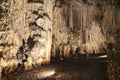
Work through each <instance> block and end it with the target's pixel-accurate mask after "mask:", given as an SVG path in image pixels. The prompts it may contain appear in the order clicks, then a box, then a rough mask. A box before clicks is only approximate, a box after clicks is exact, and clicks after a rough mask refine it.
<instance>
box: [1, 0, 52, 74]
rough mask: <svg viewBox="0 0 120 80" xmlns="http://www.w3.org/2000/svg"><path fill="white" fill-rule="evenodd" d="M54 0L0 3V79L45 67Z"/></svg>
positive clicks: (48, 49) (4, 0) (48, 58)
mask: <svg viewBox="0 0 120 80" xmlns="http://www.w3.org/2000/svg"><path fill="white" fill-rule="evenodd" d="M53 5H54V0H0V10H1V12H0V76H1V74H2V75H6V74H8V73H10V72H13V71H15V70H21V69H24V70H28V69H31V68H32V67H37V66H38V65H41V64H43V63H44V64H45V63H49V61H50V53H51V44H52V17H53V14H52V12H53V11H52V10H53Z"/></svg>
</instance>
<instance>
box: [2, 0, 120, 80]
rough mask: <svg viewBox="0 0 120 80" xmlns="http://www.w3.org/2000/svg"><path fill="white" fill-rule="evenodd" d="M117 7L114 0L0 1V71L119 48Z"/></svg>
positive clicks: (4, 72) (116, 2)
mask: <svg viewBox="0 0 120 80" xmlns="http://www.w3.org/2000/svg"><path fill="white" fill-rule="evenodd" d="M119 8H120V6H119V0H100V1H98V0H22V1H21V0H0V72H1V73H2V74H3V75H4V74H7V73H10V72H12V71H15V70H19V69H24V70H28V69H31V68H32V67H36V66H37V65H41V64H43V63H48V62H49V61H50V57H51V56H52V57H59V58H61V59H62V58H63V57H64V58H65V57H66V58H68V57H70V56H71V54H72V55H75V54H76V53H77V54H85V53H96V54H97V53H106V50H107V48H108V46H109V44H114V49H115V50H119V49H120V46H119V44H120V41H119V40H120V39H119V36H120V35H119V34H120V26H119V25H120V14H119V13H120V9H119ZM110 69H112V67H111V68H110ZM0 76H1V74H0ZM111 80H112V79H111Z"/></svg>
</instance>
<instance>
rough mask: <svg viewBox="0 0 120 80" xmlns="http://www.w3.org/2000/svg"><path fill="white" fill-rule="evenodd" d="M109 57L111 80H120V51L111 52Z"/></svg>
mask: <svg viewBox="0 0 120 80" xmlns="http://www.w3.org/2000/svg"><path fill="white" fill-rule="evenodd" d="M108 55H109V56H108V75H109V80H120V59H119V58H120V51H111V52H109V53H108Z"/></svg>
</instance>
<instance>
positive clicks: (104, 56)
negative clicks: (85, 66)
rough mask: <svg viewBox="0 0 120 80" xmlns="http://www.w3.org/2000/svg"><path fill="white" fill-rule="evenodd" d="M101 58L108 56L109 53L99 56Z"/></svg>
mask: <svg viewBox="0 0 120 80" xmlns="http://www.w3.org/2000/svg"><path fill="white" fill-rule="evenodd" d="M99 58H107V55H102V56H99Z"/></svg>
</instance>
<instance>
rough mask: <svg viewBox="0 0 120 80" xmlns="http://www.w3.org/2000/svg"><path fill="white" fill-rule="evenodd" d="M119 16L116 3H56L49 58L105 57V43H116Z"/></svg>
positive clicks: (73, 0) (88, 0) (90, 0)
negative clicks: (88, 55)
mask: <svg viewBox="0 0 120 80" xmlns="http://www.w3.org/2000/svg"><path fill="white" fill-rule="evenodd" d="M119 13H120V12H119V4H118V2H117V0H100V1H98V0H71V1H69V0H57V1H56V3H55V7H54V10H53V14H54V15H53V16H54V17H53V23H54V24H53V44H52V55H53V56H55V55H56V56H61V57H69V56H70V53H72V54H73V55H74V54H75V53H76V52H77V53H78V54H86V53H89V54H91V53H95V54H97V53H106V51H107V46H108V44H109V43H113V44H116V43H117V39H116V36H119V32H120V31H119V29H120V27H119V25H120V21H119V18H120V14H119ZM116 49H118V48H117V47H116Z"/></svg>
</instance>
